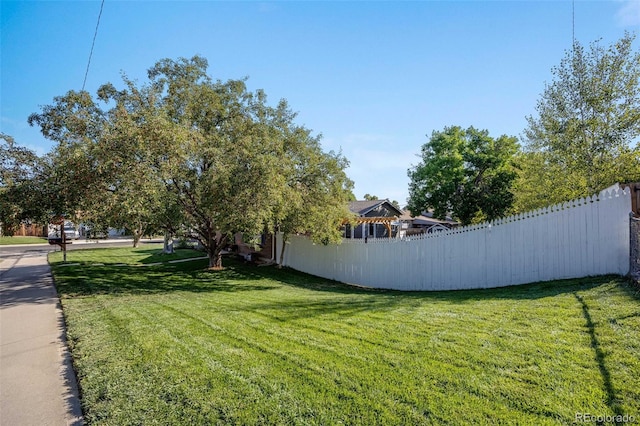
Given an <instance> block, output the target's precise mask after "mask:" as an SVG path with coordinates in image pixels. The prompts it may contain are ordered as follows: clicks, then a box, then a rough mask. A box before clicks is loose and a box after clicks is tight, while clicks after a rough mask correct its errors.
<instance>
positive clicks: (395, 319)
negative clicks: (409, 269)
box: [50, 247, 640, 425]
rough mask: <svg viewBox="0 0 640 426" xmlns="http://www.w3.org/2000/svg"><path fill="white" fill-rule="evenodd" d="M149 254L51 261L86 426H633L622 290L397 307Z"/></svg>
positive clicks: (571, 286)
mask: <svg viewBox="0 0 640 426" xmlns="http://www.w3.org/2000/svg"><path fill="white" fill-rule="evenodd" d="M157 252H158V250H150V249H148V248H146V247H145V248H143V249H140V250H133V249H102V250H93V251H79V252H73V253H72V256H74V259H70V260H71V261H73V262H76V261H78V262H82V263H83V264H82V265H80V266H60V263H59V260H60V253H54V254H52V255H51V258H50V261H51V262H52V264H53V265H54V266H53V270H54V274H55V279H56V283H57V286H58V291H59V293H60V295H61V297H62V304H63V307H64V313H65V317H66V321H67V327H68V329H67V331H68V337H69V343H70V346H71V351H72V354H73V359H74V364H75V367H76V369H77V372H78V376H79V380H80V387H81V393H82V406H83V410H84V413H85V417H86V421H87V422H88V423H89V424H110V425H126V424H175V425H182V424H239V425H252V424H286V425H289V424H318V425H333V424H354V425H355V424H361V425H373V424H381V425H390V424H399V425H412V424H535V425H540V424H569V423H573V422H574V420H575V418H576V417H575V416H576V413H590V414H591V415H616V414H620V415H622V414H627V415H633V416H635V418H636V420H638V419H640V333H639V332H638V330H640V296H639V295H638V292H637V290H635V289H634V288H633V287H631V286H630V285H629V284H628V283H627V282H626V281H625V280H624V279H622V278H618V277H598V278H589V279H582V280H570V281H560V282H552V283H543V284H535V285H527V286H519V287H510V288H503V289H494V290H482V291H459V292H438V293H401V292H392V291H374V290H366V289H359V288H353V287H349V286H344V285H341V284H338V283H335V282H332V281H327V280H324V279H320V278H317V277H313V276H309V275H305V274H301V273H297V272H294V271H289V270H277V269H275V268H272V267H255V266H249V265H243V264H241V263H239V262H236V261H233V260H231V259H225V264H226V269H224V270H223V271H216V272H210V271H205V270H204V268H205V267H206V265H207V261H206V260H196V261H191V262H185V263H175V264H166V265H161V266H147V267H137V266H136V265H141V264H143V262H147V263H153V262H151V261H150V260H151V259H154V260H155V259H158V258H161V257H162V256H160V255H158V254H157ZM188 255H191V256H193V255H194V253H193V252H184V253H182V254H180V255H179V256H183V257H184V256H188ZM195 255H199V253H198V254H195ZM123 261H125V262H127V263H130V264H131V266H115V265H113V264H115V263H121V262H123ZM92 262H93V263H95V262H100V263H104V264H105V265H104V266H90V264H91V263H92Z"/></svg>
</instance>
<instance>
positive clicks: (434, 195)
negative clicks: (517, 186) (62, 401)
mask: <svg viewBox="0 0 640 426" xmlns="http://www.w3.org/2000/svg"><path fill="white" fill-rule="evenodd" d="M517 151H518V143H517V139H516V138H514V137H509V136H505V135H503V136H500V137H499V138H497V139H494V138H492V137H491V136H489V133H488V131H486V130H477V129H475V128H473V127H469V128H468V129H462V128H461V127H458V126H452V127H446V128H445V129H444V130H443V131H441V132H439V131H434V132H433V133H432V135H431V138H430V139H429V141H428V142H427V143H425V144H424V145H423V146H422V155H421V156H422V161H421V162H420V163H419V164H418V165H416V166H414V167H413V168H411V169H409V171H408V174H409V178H410V180H411V181H410V183H409V203H408V208H409V210H410V211H411V213H412V214H413V215H419V214H421V213H422V212H424V211H427V210H431V209H432V210H433V213H434V216H435V217H438V218H445V217H446V216H447V215H448V214H452V215H453V216H454V217H455V218H457V219H458V220H459V221H460V222H461V223H463V224H469V223H472V222H478V221H482V220H492V219H496V218H499V217H501V216H503V215H505V214H506V213H507V212H509V210H510V208H511V206H512V204H513V200H514V195H513V192H512V190H511V187H512V184H513V181H514V179H515V177H516V172H515V169H514V166H513V159H514V155H515V154H516V152H517Z"/></svg>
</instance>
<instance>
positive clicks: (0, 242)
mask: <svg viewBox="0 0 640 426" xmlns="http://www.w3.org/2000/svg"><path fill="white" fill-rule="evenodd" d="M47 241H48V240H47V239H46V238H43V237H7V236H3V237H0V246H6V245H13V244H46V243H47Z"/></svg>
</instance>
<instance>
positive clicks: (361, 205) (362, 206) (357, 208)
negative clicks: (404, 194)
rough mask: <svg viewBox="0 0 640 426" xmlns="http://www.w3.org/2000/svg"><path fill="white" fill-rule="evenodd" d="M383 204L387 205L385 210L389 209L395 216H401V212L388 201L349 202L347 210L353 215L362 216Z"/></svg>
mask: <svg viewBox="0 0 640 426" xmlns="http://www.w3.org/2000/svg"><path fill="white" fill-rule="evenodd" d="M385 203H386V204H387V208H389V210H392V211H393V212H394V213H396V215H397V216H400V215H402V212H401V211H400V210H398V208H397V207H396V206H394V205H393V204H391V203H390V202H389V200H388V199H385V200H358V201H351V202H350V203H349V210H351V211H352V212H353V213H355V214H357V215H360V216H364V215H366V214H367V213H369V212H370V211H371V210H373V209H375V208H376V207H378V206H380V205H381V204H385Z"/></svg>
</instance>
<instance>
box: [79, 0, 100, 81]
mask: <svg viewBox="0 0 640 426" xmlns="http://www.w3.org/2000/svg"><path fill="white" fill-rule="evenodd" d="M103 7H104V0H102V3H100V13H99V14H98V23H97V24H96V31H95V32H94V33H93V41H92V42H91V52H89V61H88V62H87V70H86V71H85V72H84V81H83V82H82V91H83V92H84V86H85V84H87V76H88V75H89V66H90V65H91V57H92V56H93V47H94V46H95V44H96V37H97V36H98V27H99V26H100V17H101V16H102V8H103Z"/></svg>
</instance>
